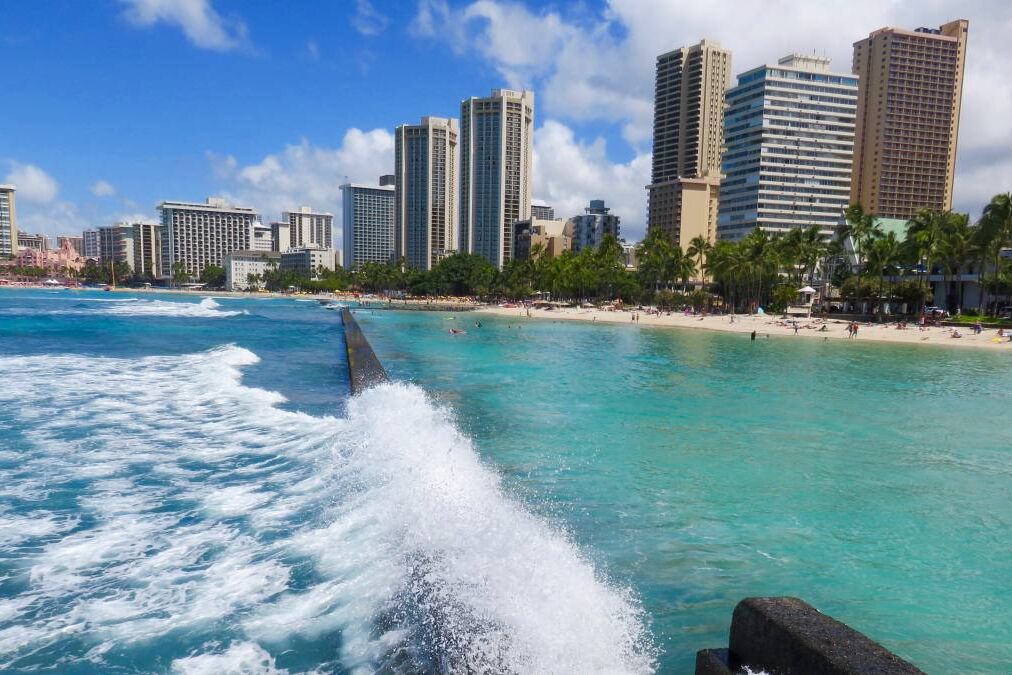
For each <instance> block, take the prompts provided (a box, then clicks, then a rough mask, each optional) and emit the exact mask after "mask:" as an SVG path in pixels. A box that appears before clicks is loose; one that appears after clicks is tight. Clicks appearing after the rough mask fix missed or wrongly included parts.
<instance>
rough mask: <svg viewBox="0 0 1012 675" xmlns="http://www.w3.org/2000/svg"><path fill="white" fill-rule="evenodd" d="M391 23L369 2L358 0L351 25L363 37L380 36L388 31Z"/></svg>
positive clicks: (367, 0)
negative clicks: (387, 28)
mask: <svg viewBox="0 0 1012 675" xmlns="http://www.w3.org/2000/svg"><path fill="white" fill-rule="evenodd" d="M389 22H390V19H388V18H387V17H386V16H385V15H383V14H381V13H380V12H379V11H377V10H376V8H375V7H373V6H372V3H371V2H369V0H356V2H355V14H354V15H353V16H352V17H351V25H352V27H354V28H355V30H357V31H358V32H359V33H361V34H362V35H379V34H380V33H382V32H383V31H384V30H386V27H387V24H388V23H389Z"/></svg>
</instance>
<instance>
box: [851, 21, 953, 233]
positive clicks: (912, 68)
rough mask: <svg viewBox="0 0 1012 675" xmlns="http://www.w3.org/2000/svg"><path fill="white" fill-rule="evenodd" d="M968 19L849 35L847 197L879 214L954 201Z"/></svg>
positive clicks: (904, 213) (902, 214)
mask: <svg viewBox="0 0 1012 675" xmlns="http://www.w3.org/2000/svg"><path fill="white" fill-rule="evenodd" d="M968 27H969V22H968V21H966V20H965V19H959V20H957V21H951V22H949V23H946V24H943V25H942V26H941V27H939V28H918V29H917V30H913V31H911V30H904V29H902V28H880V29H879V30H877V31H875V32H873V33H872V34H871V35H869V36H868V37H867V38H865V39H864V40H860V41H859V42H855V43H854V73H855V74H857V75H859V76H860V85H859V90H858V101H857V138H856V143H855V145H854V176H853V181H852V183H851V201H852V202H856V203H859V204H861V205H862V206H863V207H864V209H865V212H867V213H871V214H873V215H876V216H881V217H885V218H910V217H912V216H913V215H914V214H915V213H917V211H918V209H921V208H924V207H927V208H931V209H937V210H942V211H947V210H949V209H950V208H952V184H953V179H954V177H955V173H956V140H957V137H958V135H959V108H960V101H961V99H962V94H963V70H964V65H965V63H966V38H967V30H968Z"/></svg>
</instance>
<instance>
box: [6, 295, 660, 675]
mask: <svg viewBox="0 0 1012 675" xmlns="http://www.w3.org/2000/svg"><path fill="white" fill-rule="evenodd" d="M212 302H213V301H212ZM166 304H172V305H178V304H180V303H166ZM208 309H214V308H213V307H209V308H208ZM257 361H258V358H257V357H256V355H254V354H253V353H252V352H250V351H248V350H246V349H242V348H239V347H236V346H225V347H221V348H218V349H215V350H211V351H208V352H204V353H199V354H193V355H187V356H171V357H146V358H142V359H133V360H125V359H96V358H84V357H79V356H55V357H52V356H51V357H11V358H0V381H3V382H4V383H5V386H4V387H2V388H0V408H2V409H3V410H5V411H6V412H5V413H0V415H7V418H6V419H8V420H9V421H11V423H12V425H13V426H14V427H15V428H16V429H18V430H19V431H18V432H17V433H14V434H9V435H5V436H4V437H2V438H0V444H4V445H7V444H8V443H9V444H10V445H9V446H8V447H3V448H0V449H2V450H5V451H8V452H3V453H0V503H3V504H9V505H11V506H10V507H9V508H7V509H6V510H3V511H0V560H2V561H3V562H4V563H5V564H4V569H5V570H9V571H7V572H5V574H6V575H7V579H6V582H7V583H6V585H4V586H0V589H2V590H0V670H3V669H5V668H9V669H19V670H32V669H36V668H43V667H46V666H48V667H52V664H53V663H57V662H59V663H60V664H61V665H62V666H64V667H68V668H73V667H79V666H88V667H91V668H97V669H99V670H101V669H103V668H105V667H115V666H119V665H122V664H123V661H117V659H123V658H127V657H124V656H123V655H124V654H127V655H130V654H133V655H134V658H136V654H137V653H139V652H137V651H131V650H144V649H151V645H153V644H154V645H157V646H159V648H160V649H163V650H166V652H167V654H168V655H169V660H168V661H167V662H166V663H163V665H162V666H161V668H162V669H164V667H165V666H166V665H168V664H171V669H172V670H173V671H176V672H181V673H202V672H225V671H241V672H263V673H274V672H283V671H282V670H280V669H279V668H278V667H277V665H276V661H275V660H276V659H277V658H279V657H280V654H282V653H284V651H285V650H286V648H287V646H288V645H290V644H292V643H293V642H298V641H316V640H322V641H324V642H325V644H327V645H340V647H339V648H337V647H334V648H333V651H334V653H333V654H330V655H329V658H332V659H333V661H332V662H328V663H322V661H323V660H324V659H321V660H319V661H320V662H317V663H316V664H315V665H316V666H317V667H327V668H328V669H330V668H333V667H337V666H340V668H342V669H348V670H352V671H358V672H372V671H376V670H382V671H386V672H418V671H430V672H431V671H444V672H458V671H482V672H488V671H494V672H503V673H527V672H584V673H589V672H610V673H620V672H630V673H631V672H648V671H650V670H652V669H653V668H654V667H655V657H656V649H655V647H654V645H653V642H652V639H651V637H650V634H649V631H648V630H647V628H646V625H645V617H644V614H643V612H642V610H641V609H640V606H639V604H638V602H637V600H636V599H635V597H633V595H632V594H631V593H630V592H629V591H628V590H626V589H623V588H620V587H617V586H616V585H615V584H613V583H610V582H608V581H607V580H606V579H605V578H604V577H603V576H602V575H601V574H600V573H599V572H598V571H597V570H595V568H594V566H593V565H592V564H591V563H590V562H589V561H588V560H587V559H586V558H585V557H584V556H583V554H582V553H581V552H580V550H579V548H578V547H577V546H576V545H575V544H574V543H573V542H572V541H571V540H570V538H569V537H568V536H567V535H566V534H565V533H563V532H561V531H560V530H559V529H558V528H556V527H555V526H553V525H552V524H551V523H548V522H546V521H545V520H543V519H541V518H539V517H536V516H534V515H532V514H531V512H530V511H529V510H528V509H526V508H525V507H524V505H523V504H522V502H521V501H519V500H517V499H515V498H514V497H512V496H511V495H510V494H508V493H507V492H505V491H504V489H503V487H502V485H501V483H500V480H499V478H498V476H497V475H496V473H495V472H494V471H492V470H490V469H489V468H488V467H487V466H485V465H484V464H483V463H482V461H481V460H480V458H479V456H478V454H477V452H476V451H475V448H474V447H473V445H472V444H471V442H470V441H469V439H467V438H466V437H465V436H463V435H462V434H461V433H460V432H459V431H458V430H457V428H456V427H455V425H454V424H453V420H452V416H451V415H450V413H449V411H448V410H446V409H443V408H441V407H439V406H437V405H435V404H434V403H433V402H432V401H431V400H430V399H429V398H428V397H427V396H426V395H425V393H424V392H423V391H422V390H421V389H419V388H417V387H414V386H409V385H405V384H388V385H383V386H379V387H376V388H374V389H371V390H369V391H367V392H365V393H364V394H362V395H361V396H359V397H357V398H355V399H352V400H351V401H350V402H349V403H348V406H347V415H346V416H345V417H329V416H325V417H315V416H310V415H306V414H303V413H298V412H291V411H288V410H284V409H282V408H280V407H279V404H281V403H283V402H284V399H283V397H282V396H281V395H280V394H278V393H277V392H272V391H266V390H263V389H256V388H251V387H247V386H244V385H243V384H242V382H241V369H242V368H243V367H244V366H249V365H252V364H254V363H256V362H257ZM39 382H45V383H47V386H39ZM3 421H4V418H3V417H0V422H3ZM14 450H17V452H14ZM8 588H16V589H17V592H13V593H12V592H9V591H8V590H6V589H8ZM170 634H171V636H172V637H171V639H170V638H169V637H167V636H169V635H170ZM303 644H304V642H303ZM130 663H132V664H133V667H134V668H135V669H136V663H137V661H131V662H130Z"/></svg>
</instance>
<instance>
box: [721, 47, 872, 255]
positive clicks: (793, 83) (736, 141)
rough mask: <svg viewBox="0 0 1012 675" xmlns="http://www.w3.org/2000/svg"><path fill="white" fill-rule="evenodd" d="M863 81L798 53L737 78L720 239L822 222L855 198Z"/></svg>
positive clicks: (727, 130)
mask: <svg viewBox="0 0 1012 675" xmlns="http://www.w3.org/2000/svg"><path fill="white" fill-rule="evenodd" d="M857 90H858V78H857V77H856V76H854V75H851V74H841V73H833V72H830V70H829V59H827V58H823V57H818V56H805V55H799V54H792V55H789V56H785V57H784V58H782V59H780V61H779V63H778V64H777V65H775V66H771V65H764V66H759V67H758V68H753V69H752V70H749V71H747V72H745V73H742V74H741V75H739V76H738V84H737V86H735V87H734V88H732V89H731V90H730V91H728V93H727V106H728V107H727V111H726V113H725V117H724V140H725V143H726V144H727V145H726V150H725V153H724V159H723V165H722V173H723V174H724V178H723V179H722V180H721V184H720V210H719V219H718V224H717V236H718V237H719V238H721V239H731V240H738V239H741V238H742V237H744V236H745V235H747V234H748V233H749V232H750V231H751V230H753V229H755V228H757V227H759V228H762V229H764V230H767V231H769V232H771V233H783V232H786V231H788V230H790V229H792V228H797V227H809V226H811V225H817V226H819V228H820V229H821V230H823V232H824V233H825V234H827V235H829V234H831V233H832V232H833V230H834V228H835V227H836V226H837V225H838V224H839V222H840V219H841V217H842V215H843V212H844V211H845V210H846V208H847V205H848V202H849V200H850V182H851V172H852V168H853V158H854V131H855V116H856V112H857Z"/></svg>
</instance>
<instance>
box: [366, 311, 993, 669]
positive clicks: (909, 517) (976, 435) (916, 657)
mask: <svg viewBox="0 0 1012 675" xmlns="http://www.w3.org/2000/svg"><path fill="white" fill-rule="evenodd" d="M450 316H451V315H435V314H421V313H398V312H374V313H366V312H360V313H359V314H358V317H359V320H360V323H361V324H362V326H363V330H364V331H365V333H366V335H367V336H368V337H369V339H370V340H371V341H372V343H373V345H374V347H375V348H376V351H377V353H378V355H379V356H380V359H381V360H382V361H383V362H384V363H385V364H386V365H387V367H388V369H389V370H390V371H391V373H392V374H393V375H394V376H395V377H398V378H403V379H406V380H410V381H412V382H416V383H418V384H420V385H421V386H423V387H424V388H425V389H426V390H427V391H429V392H431V393H432V394H433V395H434V397H435V398H436V399H437V400H438V401H441V402H443V403H445V404H446V405H448V406H450V407H451V408H452V410H453V411H454V413H455V414H454V419H455V420H456V422H457V424H459V426H460V427H461V429H462V430H463V431H464V432H465V433H466V434H468V435H469V436H470V437H471V438H473V439H474V441H475V444H476V446H477V448H478V450H479V452H480V454H481V455H482V457H484V458H486V459H487V461H489V462H491V463H492V464H493V465H494V466H495V467H497V468H498V470H499V471H501V473H502V476H503V479H504V481H505V483H506V485H507V486H509V489H510V490H512V491H514V492H515V493H516V494H519V495H524V496H525V498H526V500H527V502H528V503H529V504H531V505H532V508H533V509H535V510H536V511H537V512H538V513H539V514H541V515H542V516H543V517H545V518H547V519H549V520H550V521H551V522H554V523H558V524H560V525H561V526H562V527H564V528H565V529H566V530H567V532H568V534H569V536H571V537H572V538H573V539H574V540H575V541H576V542H578V544H579V545H580V546H581V548H582V550H584V551H585V552H586V554H587V556H589V558H590V559H591V561H592V562H593V564H594V565H595V566H596V568H597V569H599V570H601V571H602V572H603V573H605V574H606V575H607V577H608V583H610V584H613V585H614V586H616V587H620V588H629V589H631V590H632V592H633V593H634V594H635V596H636V597H637V598H638V600H639V602H641V603H642V607H643V608H644V609H645V610H646V617H645V618H644V620H645V621H647V622H648V623H649V627H650V631H651V634H652V636H653V640H654V641H655V644H656V646H657V648H658V649H659V651H660V656H659V661H658V665H659V666H660V669H661V670H663V671H666V672H691V667H692V662H693V655H694V652H695V651H696V650H697V649H700V648H703V647H715V646H722V645H725V644H726V640H727V628H728V623H729V621H730V617H731V610H732V609H733V607H734V605H735V603H736V602H737V601H738V600H740V599H741V598H743V597H746V596H750V595H767V594H768V595H795V596H799V597H802V598H804V599H805V600H807V601H808V602H811V603H812V604H814V605H815V606H816V607H818V608H820V609H821V610H823V611H825V612H828V613H830V614H832V615H833V616H835V617H837V618H839V619H841V620H843V621H845V622H847V623H849V624H850V625H852V626H854V627H856V628H858V629H859V630H862V631H863V632H865V633H867V634H868V635H870V636H872V637H873V638H874V639H876V640H878V641H880V642H882V643H883V644H885V645H886V646H887V647H888V648H890V649H892V650H894V651H895V652H897V653H898V654H900V655H902V656H904V657H906V658H908V659H910V660H912V661H913V662H914V663H915V664H917V665H919V666H920V667H922V668H923V669H925V670H927V671H929V672H1008V671H1009V669H1010V667H1012V612H1010V611H1009V607H1010V606H1012V582H1010V580H1012V554H1010V545H1009V541H1010V536H1012V482H1010V479H1012V426H1010V417H1009V409H1010V404H1012V359H1010V358H1009V356H1008V355H1007V354H991V353H980V352H976V351H973V350H957V349H952V350H949V349H922V348H913V347H904V346H890V345H870V344H852V343H841V342H836V341H834V342H832V343H822V342H817V341H809V340H790V339H789V338H781V339H773V340H769V341H764V340H760V341H758V342H756V343H750V342H749V341H748V339H747V337H743V336H736V335H722V334H714V333H709V332H702V331H696V332H694V331H684V330H683V331H679V330H663V329H648V328H639V327H632V326H598V325H585V324H574V323H552V322H548V321H528V322H523V323H522V327H519V326H520V324H518V321H522V320H518V319H513V320H509V319H497V318H492V317H487V316H484V317H478V316H477V315H473V314H458V315H456V317H455V318H454V319H453V320H450V319H449V317H450ZM477 318H480V319H481V321H482V323H483V327H482V328H480V329H478V328H475V327H474V326H473V323H474V321H475V319H477ZM450 326H459V327H463V328H465V329H467V330H468V333H467V334H466V335H458V336H453V335H450V334H448V332H447V329H448V327H450Z"/></svg>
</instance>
